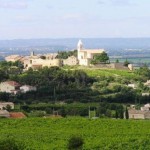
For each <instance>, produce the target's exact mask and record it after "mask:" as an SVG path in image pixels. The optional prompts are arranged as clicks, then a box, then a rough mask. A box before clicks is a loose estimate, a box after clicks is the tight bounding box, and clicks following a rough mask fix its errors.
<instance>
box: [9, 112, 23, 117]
mask: <svg viewBox="0 0 150 150" xmlns="http://www.w3.org/2000/svg"><path fill="white" fill-rule="evenodd" d="M10 118H26V116H25V115H24V114H23V113H22V112H10Z"/></svg>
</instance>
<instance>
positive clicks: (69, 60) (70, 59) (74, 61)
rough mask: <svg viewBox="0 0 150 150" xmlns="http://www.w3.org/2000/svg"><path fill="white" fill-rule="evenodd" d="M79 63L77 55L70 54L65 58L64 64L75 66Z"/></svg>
mask: <svg viewBox="0 0 150 150" xmlns="http://www.w3.org/2000/svg"><path fill="white" fill-rule="evenodd" d="M77 64H78V59H77V57H75V56H70V57H68V58H67V59H63V65H68V66H75V65H77Z"/></svg>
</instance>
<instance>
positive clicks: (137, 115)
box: [128, 104, 150, 119]
mask: <svg viewBox="0 0 150 150" xmlns="http://www.w3.org/2000/svg"><path fill="white" fill-rule="evenodd" d="M128 113H129V119H150V104H146V105H144V106H143V107H141V110H136V109H135V108H131V109H129V110H128Z"/></svg>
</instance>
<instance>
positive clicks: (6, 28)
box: [0, 0, 150, 40]
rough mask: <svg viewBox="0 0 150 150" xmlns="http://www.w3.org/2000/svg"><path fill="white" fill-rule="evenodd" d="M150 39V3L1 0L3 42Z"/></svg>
mask: <svg viewBox="0 0 150 150" xmlns="http://www.w3.org/2000/svg"><path fill="white" fill-rule="evenodd" d="M115 37H117V38H118V37H119V38H125V37H127V38H128V37H150V0H0V40H6V39H32V38H115Z"/></svg>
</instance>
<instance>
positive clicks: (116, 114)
mask: <svg viewBox="0 0 150 150" xmlns="http://www.w3.org/2000/svg"><path fill="white" fill-rule="evenodd" d="M115 117H116V119H118V117H119V116H118V111H117V110H116V112H115Z"/></svg>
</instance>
